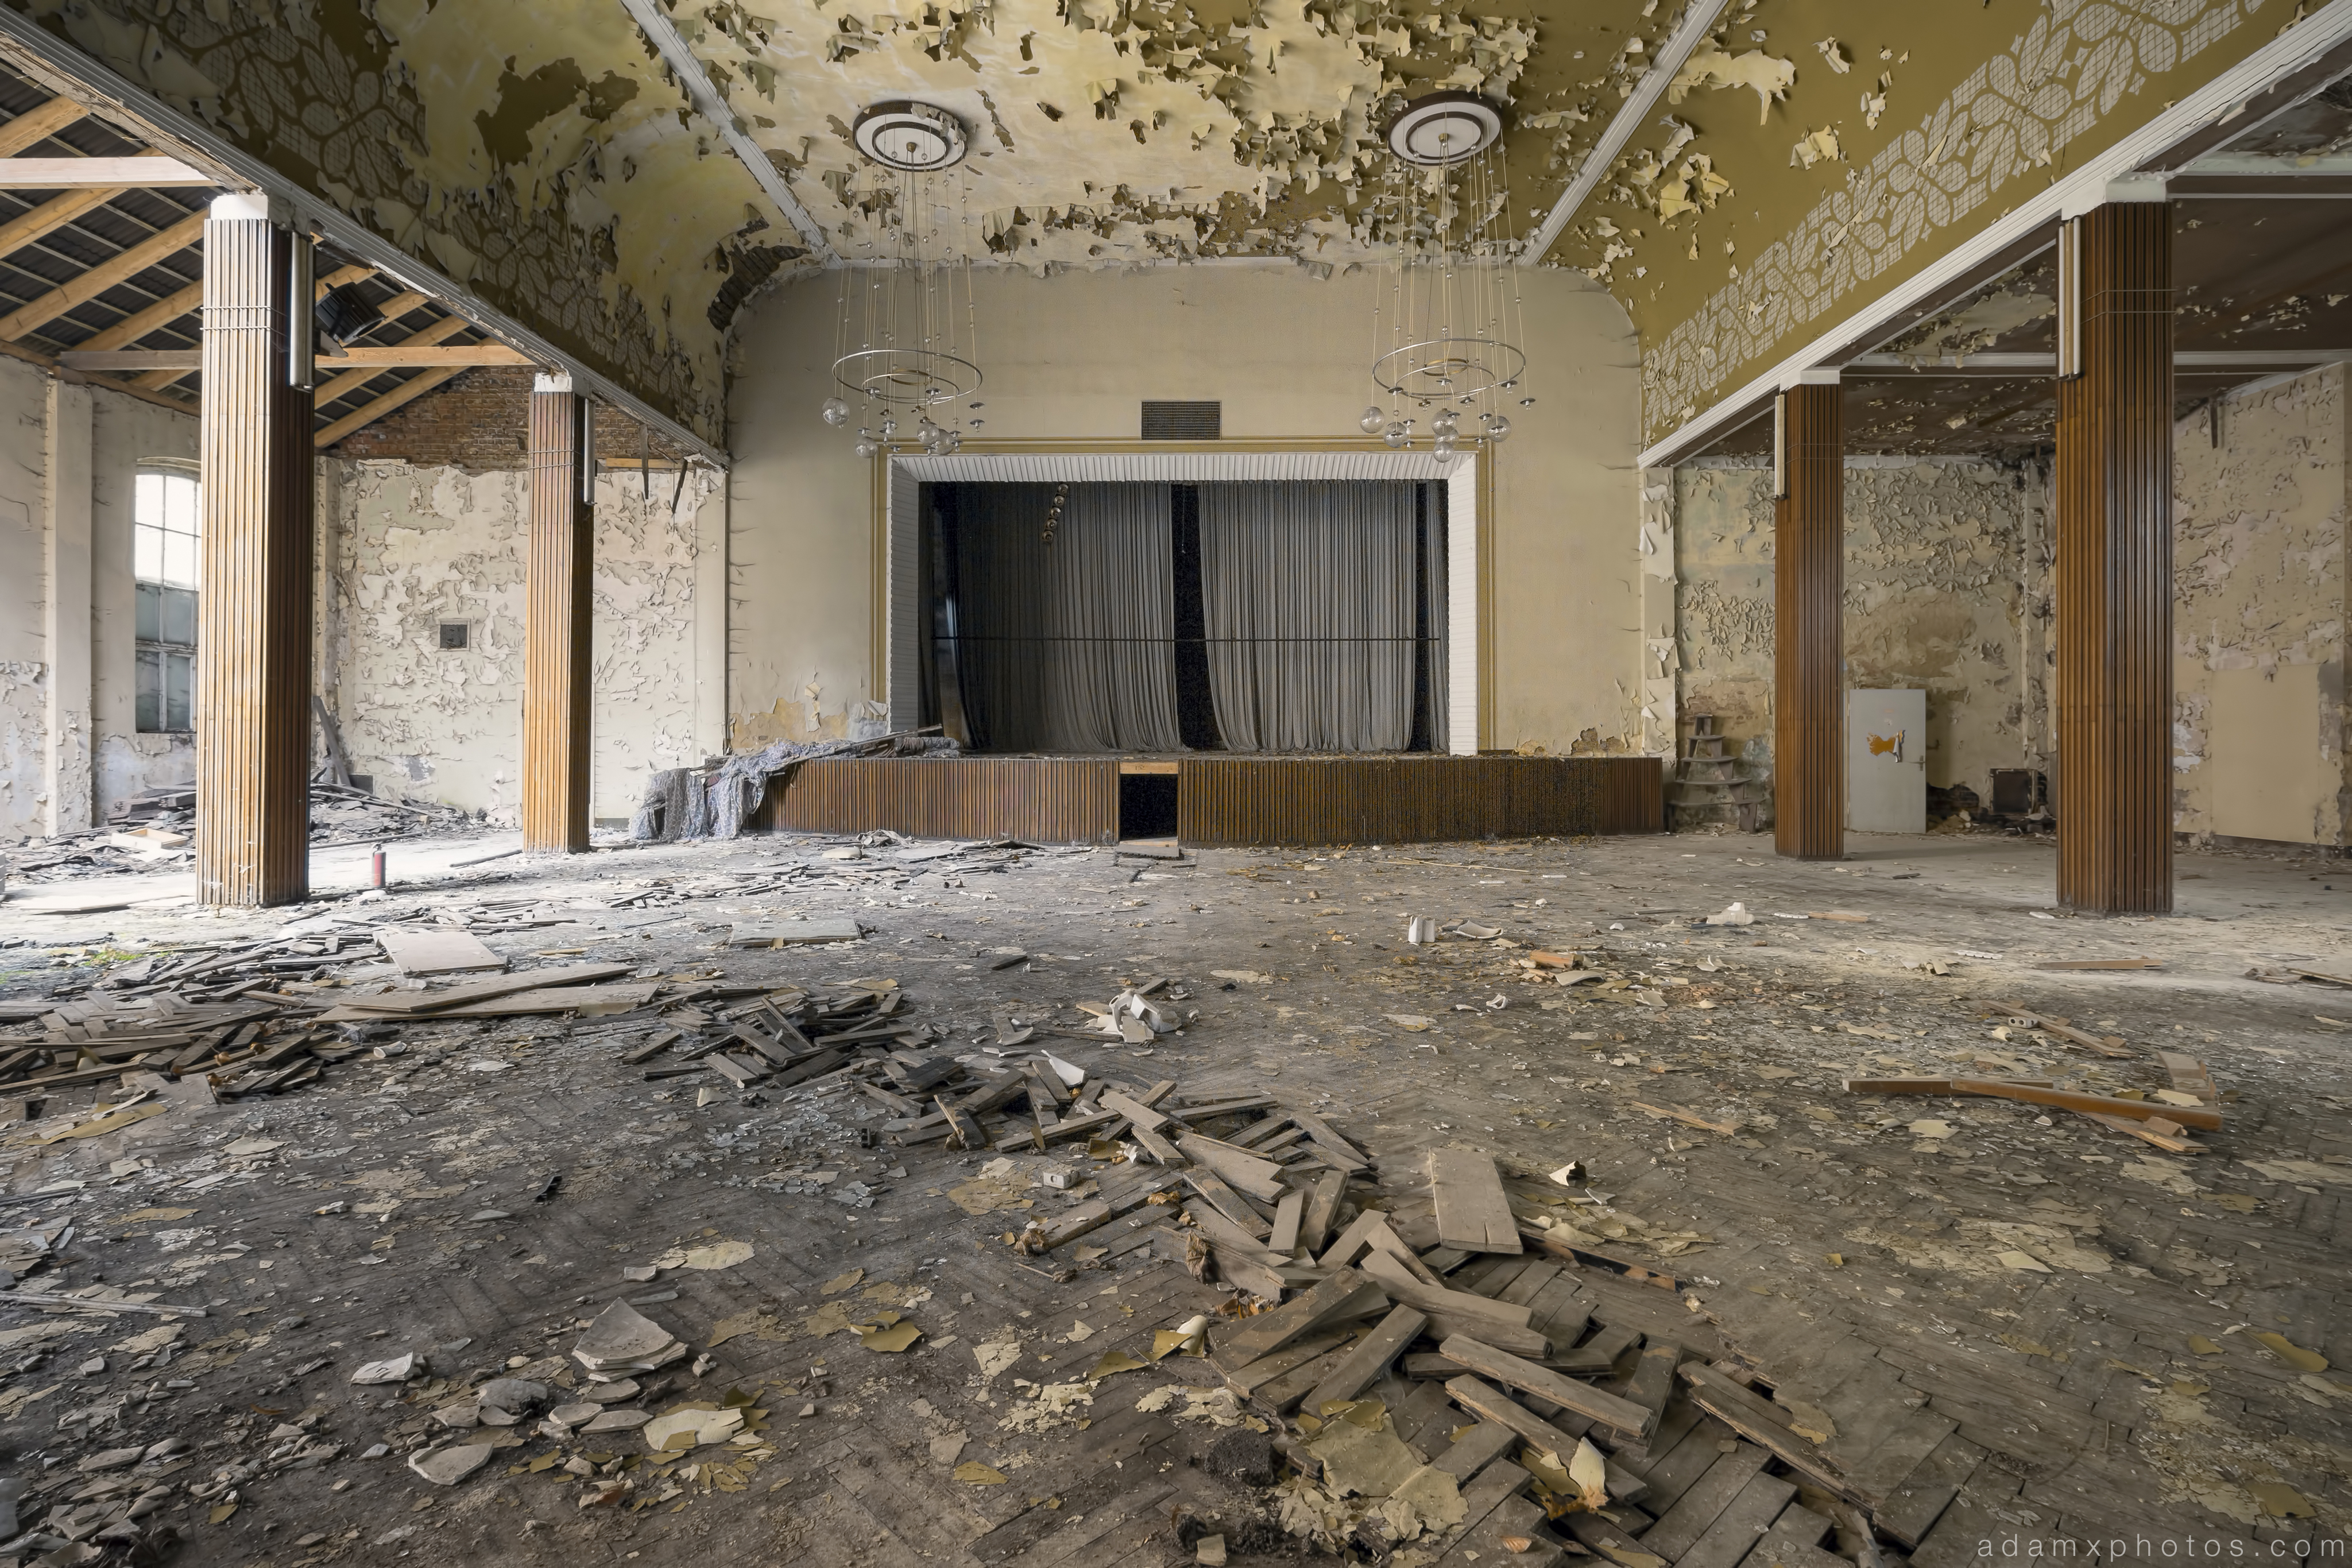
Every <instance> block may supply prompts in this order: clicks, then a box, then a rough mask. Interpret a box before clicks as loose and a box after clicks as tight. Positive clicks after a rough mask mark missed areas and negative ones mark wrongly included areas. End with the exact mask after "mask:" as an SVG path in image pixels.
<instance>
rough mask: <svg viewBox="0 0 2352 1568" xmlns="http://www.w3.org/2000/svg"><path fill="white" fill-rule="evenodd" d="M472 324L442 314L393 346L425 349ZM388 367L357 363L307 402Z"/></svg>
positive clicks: (322, 401) (325, 398) (325, 399)
mask: <svg viewBox="0 0 2352 1568" xmlns="http://www.w3.org/2000/svg"><path fill="white" fill-rule="evenodd" d="M472 325H473V323H472V322H470V321H467V319H465V318H464V317H462V316H446V317H444V318H442V319H440V320H438V321H436V322H434V323H433V325H431V326H430V327H427V328H425V330H423V331H422V332H416V333H412V334H411V335H410V336H409V337H408V338H407V339H406V340H404V341H402V342H401V343H399V344H397V345H394V346H395V347H398V348H403V349H406V350H408V351H409V352H410V353H415V351H416V350H419V349H429V348H431V347H433V345H435V344H436V343H438V342H440V341H442V340H444V339H447V338H454V337H456V336H457V334H458V333H460V332H462V331H464V330H465V329H467V327H470V326H472ZM352 357H353V358H354V360H356V359H357V358H358V351H357V350H353V355H352ZM322 362H325V363H331V362H333V361H322ZM508 362H509V363H510V364H528V363H530V361H527V360H524V359H522V358H520V356H518V357H517V358H516V359H514V360H511V361H508ZM390 368H391V367H389V366H387V365H383V364H373V365H371V364H368V363H365V362H364V361H362V362H360V363H359V364H357V365H356V366H355V367H354V368H353V369H352V370H349V371H345V372H343V373H342V374H341V375H339V376H337V377H335V378H334V379H333V380H332V381H329V382H322V383H320V387H319V390H318V391H317V392H312V393H311V394H310V399H311V402H314V403H316V404H318V405H319V406H320V407H324V406H325V405H326V404H328V403H331V402H334V401H335V400H336V399H337V398H339V397H341V396H342V395H343V394H344V393H346V392H356V391H358V390H359V389H360V388H361V387H362V386H364V385H366V384H367V383H368V382H372V381H373V380H375V378H376V377H378V376H380V375H382V374H383V372H384V371H386V370H388V369H390ZM451 373H452V374H455V373H456V372H455V371H452V372H451ZM408 384H409V385H411V386H414V385H415V382H409V383H408ZM435 384H436V385H437V384H439V383H437V382H436V383H435Z"/></svg>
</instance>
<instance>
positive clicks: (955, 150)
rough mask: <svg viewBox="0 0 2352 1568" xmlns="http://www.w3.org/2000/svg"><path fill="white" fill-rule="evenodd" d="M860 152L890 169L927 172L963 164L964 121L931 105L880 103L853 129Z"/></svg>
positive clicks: (858, 118)
mask: <svg viewBox="0 0 2352 1568" xmlns="http://www.w3.org/2000/svg"><path fill="white" fill-rule="evenodd" d="M850 134H851V135H853V136H855V137H856V140H857V150H858V151H859V152H863V153H865V154H866V156H867V157H868V158H871V159H872V160H874V162H877V163H879V164H881V165H882V166H883V167H884V168H887V169H902V170H906V171H908V172H913V173H927V172H930V171H932V170H935V169H947V168H952V167H953V166H954V165H956V164H958V163H961V162H963V154H964V131H963V121H961V120H958V119H957V118H956V117H955V116H954V115H952V114H950V113H949V112H948V111H947V110H944V109H939V108H935V107H934V106H932V105H930V104H928V103H915V102H912V101H911V100H908V99H893V100H891V101H890V102H888V103H877V104H876V105H874V106H873V107H872V108H870V109H868V110H866V112H865V113H863V114H861V115H859V116H858V117H857V122H856V124H855V125H853V126H851V127H850Z"/></svg>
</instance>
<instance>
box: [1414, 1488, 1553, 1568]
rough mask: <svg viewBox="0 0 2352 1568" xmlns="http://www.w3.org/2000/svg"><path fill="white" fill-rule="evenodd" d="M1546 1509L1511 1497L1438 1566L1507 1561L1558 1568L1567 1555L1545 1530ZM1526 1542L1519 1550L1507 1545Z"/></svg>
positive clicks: (1526, 1567)
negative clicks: (1508, 1543) (1511, 1542)
mask: <svg viewBox="0 0 2352 1568" xmlns="http://www.w3.org/2000/svg"><path fill="white" fill-rule="evenodd" d="M1543 1522H1544V1511H1543V1510H1542V1509H1540V1508H1538V1507H1537V1506H1536V1505H1535V1504H1534V1503H1533V1502H1530V1501H1529V1500H1527V1499H1526V1498H1523V1497H1507V1498H1505V1499H1504V1500H1502V1501H1501V1502H1499V1503H1497V1504H1496V1506H1495V1508H1494V1511H1492V1512H1490V1513H1488V1514H1487V1515H1486V1518H1484V1519H1482V1520H1480V1521H1478V1523H1477V1524H1476V1526H1475V1527H1474V1528H1472V1529H1470V1530H1467V1531H1464V1532H1463V1534H1462V1537H1461V1539H1460V1540H1459V1541H1458V1542H1455V1543H1454V1550H1453V1551H1451V1552H1447V1553H1446V1554H1445V1555H1444V1556H1443V1557H1441V1558H1439V1559H1438V1560H1437V1568H1470V1564H1472V1563H1496V1562H1501V1563H1510V1564H1511V1565H1512V1568H1557V1565H1558V1564H1559V1563H1560V1562H1561V1561H1562V1559H1564V1558H1565V1557H1566V1556H1567V1551H1566V1549H1565V1548H1563V1547H1562V1546H1561V1545H1560V1544H1559V1542H1556V1541H1554V1540H1553V1539H1551V1537H1549V1535H1547V1534H1545V1533H1544V1529H1543ZM1506 1541H1518V1542H1525V1543H1526V1544H1525V1545H1524V1546H1523V1547H1522V1548H1521V1549H1520V1550H1519V1551H1517V1552H1514V1551H1512V1550H1511V1549H1510V1548H1509V1547H1507V1546H1505V1545H1504V1544H1503V1542H1506Z"/></svg>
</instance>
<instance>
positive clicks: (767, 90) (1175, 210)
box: [674, 0, 1664, 265]
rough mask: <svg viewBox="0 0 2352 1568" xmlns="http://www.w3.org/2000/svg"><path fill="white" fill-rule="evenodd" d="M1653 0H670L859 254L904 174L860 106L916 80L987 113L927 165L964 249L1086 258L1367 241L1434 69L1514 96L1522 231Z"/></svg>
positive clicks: (1620, 77) (808, 200) (755, 128)
mask: <svg viewBox="0 0 2352 1568" xmlns="http://www.w3.org/2000/svg"><path fill="white" fill-rule="evenodd" d="M1644 7H1645V0H1587V3H1582V4H1576V5H1561V4H1557V3H1554V4H1549V5H1530V4H1528V0H1434V3H1429V0H1404V3H1397V0H1262V3H1260V4H1257V5H1249V4H1234V0H1201V3H1198V4H1188V3H1187V0H994V3H993V4H980V3H976V0H823V3H820V0H766V3H764V4H760V5H754V6H750V7H747V6H744V5H737V4H734V3H732V0H680V3H679V4H678V5H677V6H676V7H675V9H674V15H675V19H676V22H677V26H678V27H679V29H680V31H681V32H682V33H683V34H684V35H685V36H686V37H688V39H689V40H690V42H691V45H692V47H693V48H694V50H695V53H696V55H697V56H698V57H699V58H700V59H701V60H703V61H704V62H705V64H706V65H707V66H708V67H709V69H710V71H711V73H712V75H713V77H714V78H715V79H716V80H717V81H718V82H719V86H720V88H721V90H722V91H723V92H724V93H725V94H726V95H727V97H728V99H729V102H730V107H731V108H732V109H733V110H734V111H735V112H736V114H737V115H738V116H739V117H740V119H741V120H742V122H743V123H744V125H745V126H746V127H747V128H748V129H749V131H750V132H751V135H752V137H753V138H754V140H755V141H757V142H758V144H759V145H760V146H761V148H762V149H764V150H765V151H766V152H767V153H768V154H769V156H770V157H771V158H772V160H773V161H774V162H776V163H777V164H778V165H779V166H780V167H782V168H783V169H785V170H786V171H787V172H788V174H789V178H790V181H791V184H792V188H793V192H794V193H795V194H796V195H797V196H798V197H799V199H800V200H801V202H802V203H803V205H804V206H806V207H807V208H808V210H809V211H810V213H811V214H813V215H814V217H815V218H816V220H817V221H818V222H819V223H820V224H821V225H823V227H824V230H825V232H826V234H827V235H828V236H829V238H830V240H831V241H832V243H833V244H834V245H835V246H836V248H837V249H839V250H840V251H841V252H842V253H843V254H844V255H846V256H863V255H872V254H881V253H887V247H888V236H887V235H885V234H884V233H882V232H881V226H880V224H879V222H878V221H877V220H878V218H879V215H880V214H882V213H884V212H887V210H888V203H889V201H890V200H891V196H890V194H889V187H890V184H891V182H892V179H893V177H892V176H890V175H888V174H887V173H886V172H880V171H877V170H876V169H874V168H873V167H872V166H871V165H869V164H867V163H866V162H865V161H864V160H863V159H862V158H860V157H859V155H858V153H857V152H856V148H855V147H854V145H853V144H852V143H851V141H850V136H849V128H850V125H851V122H852V121H853V120H855V119H856V116H857V114H858V112H859V111H860V110H863V109H864V108H866V106H867V105H869V104H872V103H875V102H877V101H882V100H886V99H896V98H915V99H921V100H923V101H926V102H929V103H933V104H937V105H939V106H940V107H942V108H945V109H948V110H951V111H953V112H954V113H956V114H957V115H958V116H959V117H960V118H961V120H963V121H964V123H965V125H966V126H967V127H968V128H969V129H970V131H971V156H970V157H969V159H968V160H967V161H966V162H965V163H964V164H963V165H962V167H961V169H959V170H957V171H955V172H951V173H950V174H948V175H945V176H942V177H940V179H939V180H937V181H936V182H935V183H933V186H932V189H934V190H935V191H936V192H938V193H939V194H938V198H937V199H938V202H939V204H940V207H941V208H942V209H944V212H943V214H940V215H943V216H944V218H945V220H946V223H947V226H948V228H949V230H950V239H951V242H952V245H953V246H954V248H956V249H959V250H961V252H963V253H964V254H968V255H971V256H979V257H995V258H998V259H1003V260H1008V261H1014V262H1020V263H1025V264H1031V265H1044V264H1047V263H1062V264H1074V265H1087V264H1101V263H1105V262H1114V263H1115V262H1128V261H1145V260H1152V259H1158V258H1169V257H1177V256H1300V257H1304V258H1307V259H1313V260H1348V259H1354V258H1357V257H1359V256H1363V255H1366V254H1368V247H1370V246H1377V244H1378V243H1379V241H1380V239H1381V236H1382V234H1383V232H1384V231H1383V229H1382V226H1381V224H1380V222H1379V220H1378V217H1377V216H1376V214H1377V212H1378V210H1379V204H1378V202H1377V197H1378V195H1379V188H1380V183H1381V179H1382V178H1383V177H1384V176H1386V175H1388V174H1390V173H1391V171H1392V164H1391V160H1390V159H1389V158H1388V157H1387V155H1386V152H1385V151H1384V149H1383V148H1382V146H1381V139H1380V132H1381V124H1382V123H1383V122H1384V120H1386V118H1387V117H1388V115H1389V114H1390V113H1391V111H1392V110H1393V109H1394V108H1395V106H1396V105H1397V104H1399V103H1401V102H1402V101H1403V100H1404V99H1406V98H1409V97H1412V96H1414V95H1417V94H1419V93H1423V92H1426V91H1430V90H1433V89H1439V88H1453V89H1464V90H1468V91H1474V92H1478V93H1481V94H1484V95H1486V96H1487V97H1489V98H1491V99H1495V100H1496V101H1497V102H1500V103H1502V104H1504V105H1505V106H1507V110H1508V111H1509V124H1510V130H1509V132H1508V134H1507V139H1506V142H1505V147H1504V158H1505V161H1506V162H1507V167H1508V172H1509V178H1510V183H1511V191H1512V203H1511V205H1512V210H1511V211H1510V212H1509V213H1508V214H1505V218H1506V221H1507V225H1508V232H1509V233H1511V234H1514V235H1525V234H1526V233H1528V231H1529V230H1531V229H1532V228H1533V227H1534V226H1535V224H1536V222H1537V221H1538V216H1537V214H1540V213H1541V212H1543V211H1545V210H1548V209H1549V205H1550V204H1551V201H1552V200H1553V199H1555V198H1556V197H1557V195H1558V193H1559V191H1560V190H1561V188H1562V187H1563V186H1564V185H1565V183H1566V180H1567V177H1568V174H1569V172H1570V171H1571V170H1572V169H1573V168H1574V166H1575V164H1576V163H1577V162H1578V161H1580V158H1581V156H1582V154H1583V153H1584V152H1585V151H1586V150H1587V149H1588V148H1589V147H1590V146H1591V143H1592V141H1593V140H1594V139H1595V138H1596V137H1597V136H1598V135H1599V133H1600V131H1601V128H1602V127H1603V126H1605V124H1606V123H1607V120H1608V117H1609V115H1610V114H1611V113H1612V112H1613V111H1614V110H1615V108H1616V107H1617V105H1618V104H1619V103H1620V102H1621V101H1622V97H1623V90H1624V88H1625V86H1626V84H1628V83H1630V81H1631V80H1632V79H1633V76H1634V75H1636V74H1638V71H1639V68H1640V62H1642V61H1643V59H1644V57H1645V54H1644V51H1646V50H1647V49H1649V48H1651V47H1654V46H1655V44H1656V42H1657V41H1658V39H1659V38H1660V37H1662V35H1663V32H1664V25H1663V23H1662V22H1660V21H1657V20H1655V19H1654V18H1653V17H1648V16H1643V10H1644ZM1647 9H1649V10H1650V11H1652V12H1655V11H1656V10H1657V9H1658V6H1657V5H1655V4H1654V0H1648V3H1647ZM1629 60H1630V61H1633V62H1635V64H1634V66H1633V69H1631V70H1629V68H1628V65H1627V62H1628V61H1629Z"/></svg>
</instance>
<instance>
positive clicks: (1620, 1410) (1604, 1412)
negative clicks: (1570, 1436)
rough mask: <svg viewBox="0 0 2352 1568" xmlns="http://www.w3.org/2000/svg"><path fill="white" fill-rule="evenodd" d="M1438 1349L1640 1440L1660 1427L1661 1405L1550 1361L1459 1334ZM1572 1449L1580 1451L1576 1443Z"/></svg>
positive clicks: (1477, 1371) (1448, 1357)
mask: <svg viewBox="0 0 2352 1568" xmlns="http://www.w3.org/2000/svg"><path fill="white" fill-rule="evenodd" d="M1437 1354H1440V1355H1442V1356H1444V1357H1445V1358H1446V1359H1447V1360H1448V1361H1452V1362H1455V1363H1458V1364H1461V1365H1463V1366H1465V1367H1467V1368H1469V1369H1470V1370H1471V1371H1472V1372H1475V1373H1480V1374H1482V1375H1486V1376H1487V1377H1491V1378H1494V1379H1495V1380H1496V1382H1498V1383H1504V1384H1507V1385H1510V1386H1511V1387H1513V1388H1517V1389H1522V1390H1524V1391H1525V1392H1527V1393H1529V1394H1532V1395H1534V1396H1536V1397H1537V1398H1538V1399H1549V1400H1550V1401H1551V1402H1552V1403H1553V1404H1555V1405H1558V1406H1560V1407H1561V1408H1563V1409H1567V1410H1573V1411H1575V1412H1576V1413H1577V1414H1578V1415H1580V1416H1586V1417H1588V1418H1589V1419H1591V1420H1592V1421H1594V1422H1597V1423H1598V1424H1600V1425H1601V1426H1603V1427H1608V1428H1609V1429H1610V1430H1611V1431H1612V1432H1616V1433H1619V1434H1621V1435H1622V1436H1623V1437H1627V1438H1629V1439H1631V1440H1633V1441H1634V1442H1642V1441H1645V1440H1646V1439H1647V1438H1648V1437H1649V1436H1650V1434H1651V1433H1652V1432H1654V1431H1655V1430H1656V1429H1657V1426H1658V1413H1657V1412H1656V1411H1655V1410H1646V1409H1643V1407H1642V1406H1639V1405H1636V1404H1634V1403H1633V1401H1632V1400H1630V1399H1621V1398H1619V1397H1618V1396H1616V1395H1614V1394H1605V1393H1603V1392H1601V1390H1600V1389H1598V1388H1595V1387H1593V1386H1592V1385H1591V1384H1588V1383H1579V1382H1577V1381H1576V1380H1575V1379H1573V1378H1569V1377H1562V1376H1561V1375H1559V1373H1557V1372H1553V1371H1551V1370H1550V1369H1549V1368H1548V1367H1542V1366H1538V1365H1537V1364H1535V1363H1534V1362H1531V1361H1526V1360H1523V1359H1521V1358H1520V1357H1518V1356H1516V1355H1513V1354H1509V1353H1508V1352H1507V1351H1501V1350H1497V1349H1496V1348H1495V1347H1494V1346H1493V1345H1490V1344H1485V1343H1480V1342H1479V1341H1477V1340H1475V1339H1469V1338H1466V1337H1465V1336H1462V1335H1458V1334H1457V1335H1454V1337H1452V1338H1449V1339H1447V1340H1446V1341H1445V1342H1444V1343H1442V1344H1440V1345H1439V1346H1438V1347H1437ZM1473 1381H1475V1379H1474V1380H1473ZM1447 1386H1449V1387H1451V1386H1452V1385H1450V1384H1449V1385H1447ZM1457 1397H1458V1396H1457ZM1498 1419H1499V1417H1498ZM1573 1451H1574V1448H1573V1445H1571V1446H1570V1452H1573Z"/></svg>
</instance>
